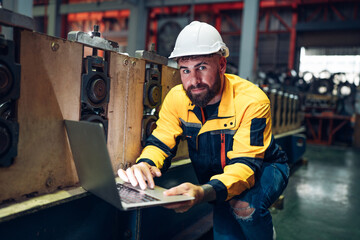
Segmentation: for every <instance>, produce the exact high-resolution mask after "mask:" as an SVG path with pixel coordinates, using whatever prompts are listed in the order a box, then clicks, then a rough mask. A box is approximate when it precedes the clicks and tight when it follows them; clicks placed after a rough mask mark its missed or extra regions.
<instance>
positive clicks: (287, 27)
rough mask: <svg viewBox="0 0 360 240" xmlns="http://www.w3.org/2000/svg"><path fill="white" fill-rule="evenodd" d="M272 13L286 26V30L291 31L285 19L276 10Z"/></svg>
mask: <svg viewBox="0 0 360 240" xmlns="http://www.w3.org/2000/svg"><path fill="white" fill-rule="evenodd" d="M271 13H272V14H273V15H274V17H276V18H277V19H278V20H279V21H280V23H281V24H282V25H283V26H284V27H285V28H286V30H288V31H291V28H290V27H289V25H288V24H287V23H286V22H285V21H284V19H282V17H281V16H280V15H279V14H278V13H277V12H276V11H271Z"/></svg>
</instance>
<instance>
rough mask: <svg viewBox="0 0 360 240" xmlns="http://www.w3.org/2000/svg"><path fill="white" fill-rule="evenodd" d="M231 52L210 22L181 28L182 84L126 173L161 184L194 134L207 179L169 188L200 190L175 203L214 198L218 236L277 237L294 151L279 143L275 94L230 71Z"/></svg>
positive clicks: (195, 159) (193, 153)
mask: <svg viewBox="0 0 360 240" xmlns="http://www.w3.org/2000/svg"><path fill="white" fill-rule="evenodd" d="M228 55H229V50H228V48H227V47H226V45H225V44H224V43H223V41H222V39H221V36H220V34H219V33H218V31H217V30H216V29H215V28H214V27H212V26H210V25H208V24H206V23H201V22H198V21H194V22H192V23H191V24H189V25H188V26H186V27H185V28H184V29H183V30H182V31H181V32H180V34H179V36H178V38H177V40H176V44H175V48H174V51H173V52H172V53H171V55H170V58H172V59H175V60H176V61H177V63H178V65H179V68H180V76H181V81H182V85H178V86H175V87H174V88H173V89H172V90H171V91H170V92H169V93H168V95H167V96H166V98H165V100H164V102H163V104H162V107H161V110H160V113H159V120H158V121H157V128H156V129H155V130H154V132H153V133H152V135H151V136H150V137H149V138H148V140H147V146H146V147H145V148H144V150H143V152H142V154H141V155H140V157H139V158H138V159H137V164H135V165H133V166H132V167H130V168H128V169H127V170H126V171H124V170H122V169H120V170H119V171H118V174H119V176H120V177H121V178H122V179H123V180H124V181H128V182H130V183H131V184H132V185H134V186H136V185H138V184H139V185H140V187H141V188H143V189H145V188H146V187H147V186H149V187H150V188H152V187H154V180H153V177H159V176H161V173H162V172H164V171H165V170H166V169H167V168H168V167H169V165H170V160H171V158H172V157H173V156H174V154H175V152H176V146H177V143H178V141H177V140H178V138H179V137H180V136H183V137H186V139H187V142H188V148H189V156H190V159H191V161H192V163H193V166H194V169H195V172H196V175H197V177H198V180H199V183H200V184H202V185H200V186H196V185H193V184H191V183H184V184H181V185H179V186H177V187H174V188H171V189H169V190H167V191H165V192H164V194H165V195H177V194H185V195H191V196H194V197H195V199H194V200H193V201H188V202H184V203H177V204H172V205H169V206H167V207H168V208H171V209H174V210H175V211H176V212H185V211H187V210H188V209H190V208H191V207H192V206H194V205H195V204H198V203H201V202H206V201H207V202H211V203H213V205H214V225H213V227H214V238H215V239H262V240H264V239H272V237H273V225H272V219H271V215H270V213H269V211H268V208H269V207H270V205H271V204H272V203H273V202H274V201H275V200H276V199H277V198H278V197H279V196H280V194H281V193H282V191H283V190H284V189H285V187H286V185H287V181H288V176H289V168H288V165H287V163H286V161H287V158H286V155H285V153H284V152H282V151H281V150H280V149H279V148H278V146H277V145H276V144H275V143H274V139H273V136H272V132H271V116H270V102H269V99H268V98H267V96H266V95H265V94H264V93H263V92H262V91H261V90H260V89H259V88H258V87H256V86H255V85H254V84H252V83H250V82H249V81H247V80H244V79H241V78H240V77H238V76H235V75H230V74H225V69H226V57H227V56H228ZM160 169H161V170H160Z"/></svg>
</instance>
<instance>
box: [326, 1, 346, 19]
mask: <svg viewBox="0 0 360 240" xmlns="http://www.w3.org/2000/svg"><path fill="white" fill-rule="evenodd" d="M330 7H331V9H332V10H333V11H334V13H335V14H336V15H337V16H338V17H339V18H340V19H341V20H342V21H344V20H345V17H344V15H342V14H341V12H340V11H339V10H337V9H336V7H334V5H333V4H330Z"/></svg>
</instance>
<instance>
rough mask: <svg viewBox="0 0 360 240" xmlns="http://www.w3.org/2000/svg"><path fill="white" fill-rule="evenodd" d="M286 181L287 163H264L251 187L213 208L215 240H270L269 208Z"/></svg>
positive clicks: (287, 174)
mask: <svg viewBox="0 0 360 240" xmlns="http://www.w3.org/2000/svg"><path fill="white" fill-rule="evenodd" d="M288 178H289V167H288V165H287V164H286V163H263V167H262V173H261V175H260V179H259V180H257V181H256V182H255V185H254V187H252V188H251V189H249V190H246V191H245V192H243V193H242V194H240V195H239V196H236V197H234V198H233V199H232V200H230V201H227V202H224V203H220V204H215V205H214V225H213V227H214V228H213V232H214V239H215V240H219V239H221V240H225V239H229V240H230V239H231V240H235V239H248V240H252V239H261V240H267V239H273V223H272V218H271V214H270V212H269V210H268V208H269V207H270V206H271V205H272V204H273V203H274V202H275V201H276V200H277V199H278V198H279V196H280V195H281V193H282V192H283V191H284V189H285V187H286V185H287V183H288Z"/></svg>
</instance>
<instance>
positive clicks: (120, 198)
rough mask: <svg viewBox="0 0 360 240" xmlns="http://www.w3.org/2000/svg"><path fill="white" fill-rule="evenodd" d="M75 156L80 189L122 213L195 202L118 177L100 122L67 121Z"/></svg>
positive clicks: (157, 188)
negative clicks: (127, 181)
mask: <svg viewBox="0 0 360 240" xmlns="http://www.w3.org/2000/svg"><path fill="white" fill-rule="evenodd" d="M65 126H66V131H67V134H68V138H69V142H70V147H71V151H72V155H73V158H74V162H75V166H76V170H77V173H78V177H79V180H80V184H81V186H82V187H83V188H84V189H85V190H87V191H89V192H91V193H93V194H94V195H96V196H98V197H100V198H101V199H103V200H105V201H107V202H108V203H110V204H112V205H113V206H115V207H117V208H118V209H120V210H132V209H137V208H144V207H151V206H159V205H165V204H169V203H175V202H183V201H189V200H192V199H194V198H193V197H190V196H184V195H177V196H164V195H163V191H165V190H166V189H165V188H162V187H159V186H155V188H154V189H149V188H147V189H146V190H141V188H140V187H133V186H132V185H131V184H130V183H126V182H124V181H122V180H121V179H120V178H115V176H114V171H113V168H112V164H111V160H110V156H109V152H108V149H107V145H106V140H105V131H104V128H103V125H102V124H100V123H94V122H86V121H72V120H65Z"/></svg>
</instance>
